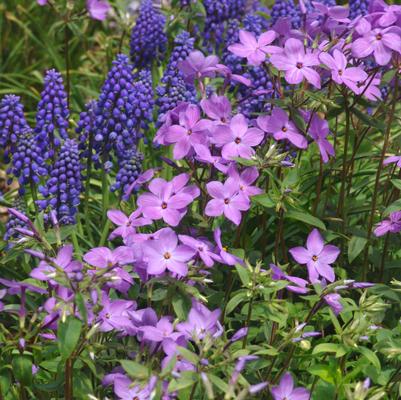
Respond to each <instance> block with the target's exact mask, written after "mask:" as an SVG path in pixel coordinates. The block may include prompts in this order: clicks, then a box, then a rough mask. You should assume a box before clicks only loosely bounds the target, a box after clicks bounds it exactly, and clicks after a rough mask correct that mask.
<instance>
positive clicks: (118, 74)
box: [93, 54, 136, 163]
mask: <svg viewBox="0 0 401 400" xmlns="http://www.w3.org/2000/svg"><path fill="white" fill-rule="evenodd" d="M132 69H133V66H132V64H131V63H130V61H129V58H128V57H127V56H126V55H124V54H119V55H117V57H116V59H115V60H114V61H113V65H112V68H111V70H110V71H109V73H108V74H107V77H106V80H105V82H104V84H103V87H102V90H101V93H100V96H99V99H98V101H97V107H96V120H95V123H94V127H93V130H94V132H95V136H94V144H93V147H94V149H95V151H96V153H97V155H98V156H99V157H101V158H102V163H105V162H107V161H109V159H110V156H111V154H110V152H111V151H112V150H113V149H115V148H116V144H117V142H121V141H123V140H124V139H125V140H127V138H132V140H133V142H135V141H136V138H135V136H136V132H135V129H134V128H135V119H134V115H133V112H132V110H133V107H132V105H131V102H132V98H131V97H130V96H131V95H132V91H133V87H134V75H133V73H132Z"/></svg>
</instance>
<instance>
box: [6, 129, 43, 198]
mask: <svg viewBox="0 0 401 400" xmlns="http://www.w3.org/2000/svg"><path fill="white" fill-rule="evenodd" d="M11 157H12V163H11V165H10V167H9V168H8V170H7V173H8V174H12V175H14V176H15V177H17V178H18V183H19V185H20V187H19V190H18V191H19V193H20V194H24V193H25V188H24V186H25V185H27V184H32V183H34V184H37V183H39V180H40V177H41V176H44V175H46V173H47V169H46V164H45V161H44V158H43V156H42V150H41V148H40V147H39V146H38V144H37V143H36V138H35V135H34V133H33V131H32V129H31V128H29V127H25V128H24V129H23V131H21V132H20V133H19V135H18V140H17V143H16V144H15V145H14V146H13V147H12V149H11Z"/></svg>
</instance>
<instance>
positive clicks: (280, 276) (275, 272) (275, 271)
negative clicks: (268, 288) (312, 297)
mask: <svg viewBox="0 0 401 400" xmlns="http://www.w3.org/2000/svg"><path fill="white" fill-rule="evenodd" d="M270 269H271V270H272V279H274V280H284V281H288V282H290V283H293V284H294V285H287V286H286V289H287V290H289V291H290V292H294V293H299V294H305V293H308V292H309V289H308V288H307V287H306V286H307V285H308V281H306V280H305V279H302V278H298V277H296V276H291V275H287V274H285V273H284V272H283V271H282V270H281V269H280V268H279V267H278V266H277V265H275V264H270Z"/></svg>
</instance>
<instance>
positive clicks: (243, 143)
mask: <svg viewBox="0 0 401 400" xmlns="http://www.w3.org/2000/svg"><path fill="white" fill-rule="evenodd" d="M263 138H264V133H263V131H261V130H260V129H258V128H249V127H248V121H247V119H246V118H245V116H244V115H242V114H237V115H235V116H234V117H233V118H232V120H231V121H230V125H229V126H228V125H218V126H217V127H216V129H215V130H214V131H213V136H212V141H213V142H214V143H215V144H216V145H217V146H219V147H222V151H221V155H222V156H223V157H224V158H225V159H227V160H230V159H233V158H235V157H242V158H251V157H252V156H253V155H254V154H255V150H254V149H253V147H255V146H257V145H258V144H259V143H260V142H261V141H262V140H263Z"/></svg>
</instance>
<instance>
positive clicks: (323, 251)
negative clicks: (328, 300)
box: [290, 228, 340, 283]
mask: <svg viewBox="0 0 401 400" xmlns="http://www.w3.org/2000/svg"><path fill="white" fill-rule="evenodd" d="M290 253H291V255H292V256H293V257H294V259H295V261H297V262H298V263H299V264H306V266H307V268H308V274H309V280H310V281H311V282H312V283H315V282H317V281H318V278H319V275H321V276H322V277H324V278H326V279H327V280H328V281H329V282H333V281H334V279H335V274H334V270H333V268H332V267H331V266H330V264H332V263H333V262H334V261H335V260H336V259H337V257H338V255H339V254H340V249H339V248H338V247H336V246H333V245H325V244H324V241H323V238H322V236H321V235H320V233H319V231H318V230H317V229H316V228H315V229H313V230H312V232H311V233H310V234H309V236H308V239H307V241H306V248H305V247H294V248H292V249H290Z"/></svg>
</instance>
